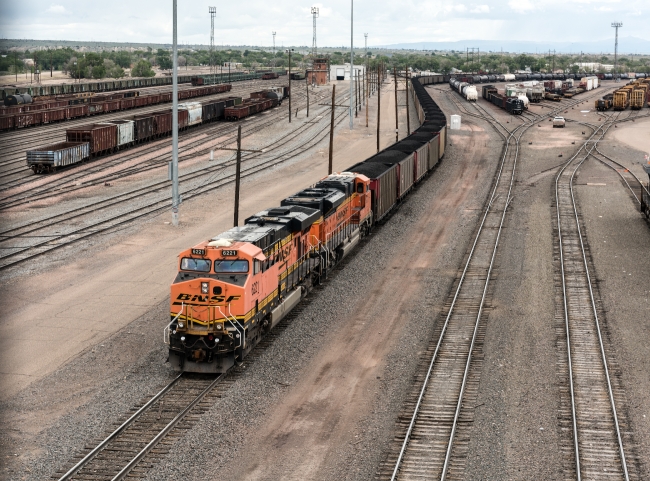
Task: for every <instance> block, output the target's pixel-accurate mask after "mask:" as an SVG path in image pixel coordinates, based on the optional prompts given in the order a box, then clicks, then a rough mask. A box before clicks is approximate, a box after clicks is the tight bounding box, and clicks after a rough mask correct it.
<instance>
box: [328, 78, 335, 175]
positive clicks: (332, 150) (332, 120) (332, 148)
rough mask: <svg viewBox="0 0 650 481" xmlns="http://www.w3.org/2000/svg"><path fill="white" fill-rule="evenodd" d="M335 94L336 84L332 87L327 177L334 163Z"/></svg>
mask: <svg viewBox="0 0 650 481" xmlns="http://www.w3.org/2000/svg"><path fill="white" fill-rule="evenodd" d="M335 93H336V84H334V85H332V114H331V118H330V158H329V166H328V168H327V175H329V174H331V173H332V168H333V163H334V108H335V104H334V100H335Z"/></svg>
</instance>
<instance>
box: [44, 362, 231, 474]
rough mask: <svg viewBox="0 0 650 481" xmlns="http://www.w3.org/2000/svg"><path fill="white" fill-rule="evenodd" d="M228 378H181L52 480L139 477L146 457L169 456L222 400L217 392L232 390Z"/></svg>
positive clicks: (84, 452)
mask: <svg viewBox="0 0 650 481" xmlns="http://www.w3.org/2000/svg"><path fill="white" fill-rule="evenodd" d="M226 378H227V375H226V374H221V375H217V376H216V377H215V376H192V375H187V374H181V375H180V376H177V377H176V378H175V379H174V380H173V381H171V382H170V383H169V384H168V385H167V386H165V387H164V388H163V389H162V390H161V391H160V392H158V393H157V394H156V395H155V396H153V397H152V398H151V399H150V400H149V401H147V402H146V403H144V405H142V406H141V407H139V409H138V410H137V411H136V412H135V413H134V414H133V415H132V416H130V417H129V418H128V419H127V420H125V421H124V422H123V423H121V424H120V425H119V426H118V427H117V429H115V430H114V431H113V432H112V433H110V434H109V435H108V436H107V437H105V438H104V439H103V440H101V441H100V442H98V444H97V445H96V446H94V447H86V448H85V449H84V450H83V451H82V453H81V454H80V457H81V459H79V460H78V461H73V463H74V464H73V465H72V466H66V467H65V468H63V469H61V470H60V471H59V472H57V473H56V475H54V476H52V477H53V478H56V479H59V480H61V481H68V480H73V479H83V480H90V479H97V480H99V479H109V480H113V481H117V480H121V479H125V478H126V477H127V476H128V477H131V476H133V475H136V474H138V470H137V469H135V468H136V466H137V465H138V463H140V461H141V460H142V459H143V458H144V457H145V456H149V459H150V460H152V458H153V460H155V459H156V458H159V457H161V456H164V455H165V454H166V453H167V452H168V451H169V446H170V445H171V444H173V443H174V442H175V440H176V439H177V438H178V437H180V436H182V434H183V433H182V431H184V430H186V429H187V428H188V427H190V426H191V424H192V422H193V421H194V420H195V419H196V417H197V416H200V415H201V414H202V413H203V412H205V411H206V410H207V409H208V408H209V407H210V406H211V404H212V402H213V401H214V398H215V397H216V396H218V395H219V393H215V392H214V391H215V388H216V387H217V386H219V385H221V384H227V385H226V386H223V387H224V388H227V387H228V386H229V384H230V383H226ZM220 387H221V386H220ZM190 412H191V413H192V414H191V416H188V414H189V413H190ZM182 428H185V429H182Z"/></svg>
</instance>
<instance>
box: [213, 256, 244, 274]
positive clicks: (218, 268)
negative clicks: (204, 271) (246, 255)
mask: <svg viewBox="0 0 650 481" xmlns="http://www.w3.org/2000/svg"><path fill="white" fill-rule="evenodd" d="M214 272H216V273H224V274H225V273H228V274H230V273H238V274H241V273H246V272H248V261H246V260H239V259H235V260H229V259H224V260H216V261H214Z"/></svg>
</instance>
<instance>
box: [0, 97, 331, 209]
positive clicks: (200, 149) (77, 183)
mask: <svg viewBox="0 0 650 481" xmlns="http://www.w3.org/2000/svg"><path fill="white" fill-rule="evenodd" d="M321 95H325V96H326V94H321ZM319 98H320V97H317V99H319ZM305 99H306V96H305V95H304V94H303V95H298V96H297V99H296V101H295V102H296V103H297V107H298V108H300V107H304V105H305V104H306V100H305ZM287 116H288V113H287V112H286V110H285V109H281V108H276V109H273V110H268V111H267V113H266V114H265V113H262V114H259V115H256V116H254V117H250V119H251V120H250V121H247V122H244V123H243V125H242V138H246V137H249V136H250V135H253V134H255V133H256V132H258V131H259V130H261V129H263V128H266V127H269V126H271V125H274V124H276V123H277V122H278V121H279V120H281V119H283V118H285V117H287ZM238 125H239V124H238V123H231V122H227V123H226V122H215V123H211V124H206V125H203V126H201V127H198V128H195V129H192V130H188V131H184V132H181V133H180V136H179V141H180V142H182V145H181V147H180V151H181V153H180V155H179V162H183V161H185V160H191V159H195V158H196V157H197V156H200V155H204V154H207V153H208V152H209V151H210V150H211V149H219V148H220V147H225V146H226V145H230V144H232V143H233V142H235V141H236V132H237V127H238ZM227 136H231V137H229V138H226V139H225V140H223V141H222V142H221V143H220V144H219V145H216V146H212V147H210V146H207V147H206V139H210V138H220V137H227ZM192 139H194V140H192ZM169 147H170V145H169V139H165V140H159V141H152V142H150V143H148V144H146V145H144V146H142V147H136V148H135V149H129V150H128V151H125V152H123V153H120V154H115V155H112V156H107V157H102V158H101V159H97V160H96V161H94V162H92V163H91V164H89V165H88V166H87V167H86V168H82V167H83V166H82V165H77V166H74V167H73V170H71V171H68V170H66V171H62V172H60V174H59V175H58V176H57V177H56V178H54V179H52V180H51V181H50V182H46V180H50V177H49V176H48V177H44V176H37V177H34V176H33V175H29V176H28V177H27V178H26V181H25V182H24V184H29V183H32V182H39V181H40V183H41V185H40V186H37V187H34V188H32V189H30V190H29V191H18V192H14V193H12V192H11V190H10V189H9V187H8V188H7V189H6V192H5V194H4V195H3V196H2V197H0V210H4V209H8V208H12V207H16V206H18V205H22V204H25V203H32V202H35V201H38V200H42V199H46V198H48V197H50V196H52V195H62V194H68V193H71V192H74V191H77V190H81V189H84V188H87V187H90V186H93V185H100V184H103V183H105V182H111V181H114V180H117V179H121V178H124V177H128V176H131V175H136V174H140V173H144V172H147V171H150V170H153V169H156V168H160V167H161V166H166V164H167V162H169V161H170V160H171V149H169V151H168V152H164V153H162V154H159V155H157V156H155V157H153V158H151V159H149V160H146V161H144V162H141V163H140V164H138V165H135V166H131V167H129V168H126V169H120V170H119V171H117V172H108V173H106V174H102V173H103V172H105V171H110V170H114V169H115V168H116V167H117V166H119V165H120V164H123V163H125V162H128V161H131V160H134V159H139V158H141V157H143V156H145V155H147V154H151V153H154V152H157V151H158V150H161V149H167V148H169ZM83 179H88V180H85V181H84V180H83ZM20 186H21V184H16V185H12V186H10V187H11V188H14V187H20ZM0 190H2V189H0ZM7 191H8V192H7Z"/></svg>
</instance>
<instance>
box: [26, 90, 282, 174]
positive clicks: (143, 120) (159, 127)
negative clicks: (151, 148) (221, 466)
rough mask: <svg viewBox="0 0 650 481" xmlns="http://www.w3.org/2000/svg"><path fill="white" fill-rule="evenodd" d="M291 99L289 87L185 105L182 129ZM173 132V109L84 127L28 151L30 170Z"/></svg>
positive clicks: (60, 164) (233, 117) (181, 113)
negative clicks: (64, 137) (289, 97)
mask: <svg viewBox="0 0 650 481" xmlns="http://www.w3.org/2000/svg"><path fill="white" fill-rule="evenodd" d="M208 88H209V87H208ZM288 96H289V88H288V87H271V88H269V89H266V90H262V91H259V92H253V93H251V97H250V98H248V99H243V100H242V98H241V97H229V98H225V99H217V100H206V101H203V102H186V103H181V104H179V106H178V129H179V130H185V129H187V128H189V127H192V126H195V125H201V124H206V123H208V122H214V121H216V120H239V119H242V118H245V117H248V116H250V115H254V114H256V113H258V112H262V111H264V110H268V109H271V108H273V107H276V106H277V105H280V104H281V103H282V100H283V99H284V98H286V97H288ZM171 132H172V109H166V110H161V111H157V112H150V113H147V114H139V115H135V116H132V117H128V118H124V119H119V120H109V121H105V122H101V123H92V124H87V125H82V126H79V127H75V128H72V129H68V130H66V139H65V142H59V143H57V144H54V145H47V146H43V147H39V148H36V149H33V150H29V151H27V167H29V168H30V169H32V170H33V171H34V172H35V173H37V174H40V173H46V172H55V171H56V170H57V169H58V168H60V167H65V166H68V165H73V164H78V163H80V162H83V161H85V160H87V159H89V158H91V157H97V156H99V155H104V154H110V153H112V152H115V151H117V150H122V149H126V148H129V147H132V146H133V145H136V144H141V143H143V142H147V141H150V140H154V139H157V138H160V137H165V136H167V135H171Z"/></svg>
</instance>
